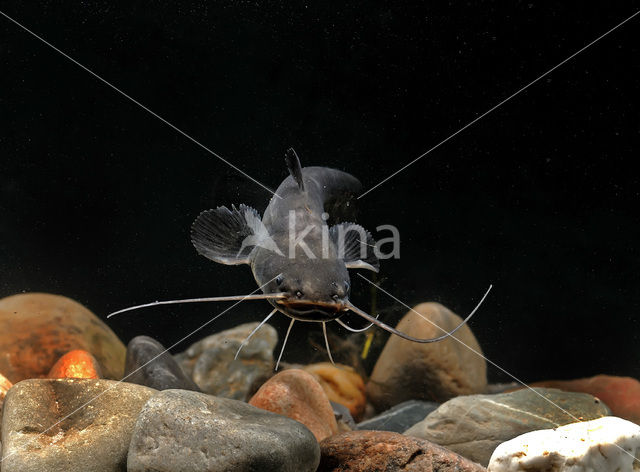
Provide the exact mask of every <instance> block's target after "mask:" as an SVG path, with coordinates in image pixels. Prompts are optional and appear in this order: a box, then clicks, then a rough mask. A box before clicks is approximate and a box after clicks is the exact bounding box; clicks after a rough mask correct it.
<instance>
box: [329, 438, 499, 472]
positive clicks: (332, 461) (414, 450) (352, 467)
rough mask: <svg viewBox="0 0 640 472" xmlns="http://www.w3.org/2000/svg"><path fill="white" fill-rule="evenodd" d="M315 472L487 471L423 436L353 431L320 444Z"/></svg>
mask: <svg viewBox="0 0 640 472" xmlns="http://www.w3.org/2000/svg"><path fill="white" fill-rule="evenodd" d="M320 449H321V459H320V466H319V467H318V472H345V471H349V472H372V471H384V472H400V471H402V472H486V469H485V468H484V467H482V466H481V465H479V464H476V463H474V462H471V461H470V460H468V459H465V458H464V457H461V456H459V455H458V454H456V453H454V452H451V451H448V450H447V449H445V448H443V447H440V446H438V445H436V444H433V443H431V442H429V441H425V440H423V439H418V438H411V437H408V436H404V435H402V434H398V433H393V432H388V431H352V432H348V433H342V434H338V435H336V436H332V437H330V438H327V439H325V440H324V441H322V442H321V443H320Z"/></svg>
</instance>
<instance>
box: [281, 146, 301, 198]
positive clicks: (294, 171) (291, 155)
mask: <svg viewBox="0 0 640 472" xmlns="http://www.w3.org/2000/svg"><path fill="white" fill-rule="evenodd" d="M284 161H285V162H286V163H287V168H288V169H289V173H290V174H291V177H293V180H295V181H296V183H297V184H298V188H299V189H300V190H301V191H302V192H304V182H303V181H302V167H301V166H300V159H298V155H297V154H296V152H295V151H294V150H293V148H289V149H287V152H286V153H285V154H284Z"/></svg>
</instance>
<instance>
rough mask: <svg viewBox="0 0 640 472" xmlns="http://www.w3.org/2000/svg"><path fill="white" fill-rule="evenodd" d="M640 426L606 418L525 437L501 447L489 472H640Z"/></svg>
mask: <svg viewBox="0 0 640 472" xmlns="http://www.w3.org/2000/svg"><path fill="white" fill-rule="evenodd" d="M639 459H640V426H638V425H637V424H634V423H632V422H630V421H627V420H623V419H622V418H616V417H614V416H607V417H604V418H600V419H597V420H592V421H586V422H580V423H572V424H568V425H566V426H560V427H559V428H556V429H544V430H540V431H532V432H530V433H526V434H523V435H521V436H518V437H517V438H514V439H512V440H510V441H507V442H505V443H502V444H500V445H499V446H498V447H497V448H496V450H495V451H494V452H493V455H492V456H491V461H490V462H489V472H548V471H557V472H591V471H597V472H621V471H631V470H640V460H639Z"/></svg>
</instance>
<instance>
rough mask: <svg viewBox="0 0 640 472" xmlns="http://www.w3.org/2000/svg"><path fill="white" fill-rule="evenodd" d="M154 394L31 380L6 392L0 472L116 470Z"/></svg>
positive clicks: (95, 383) (108, 383)
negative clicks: (139, 417)
mask: <svg viewBox="0 0 640 472" xmlns="http://www.w3.org/2000/svg"><path fill="white" fill-rule="evenodd" d="M154 393H155V390H153V389H150V388H146V387H142V386H140V385H134V384H128V383H123V382H116V381H112V380H101V379H98V380H96V379H31V380H24V381H22V382H19V383H17V384H16V385H14V386H13V388H11V390H9V393H7V397H6V399H5V404H4V414H3V421H2V442H3V449H2V472H25V471H29V472H112V471H113V472H115V471H118V472H122V471H124V470H125V464H126V457H127V449H128V447H129V441H130V439H131V433H132V431H133V426H134V423H135V420H136V417H137V416H138V413H139V412H140V410H141V409H142V407H143V405H144V404H145V402H146V401H147V400H148V399H149V398H150V397H151V396H152V395H153V394H154Z"/></svg>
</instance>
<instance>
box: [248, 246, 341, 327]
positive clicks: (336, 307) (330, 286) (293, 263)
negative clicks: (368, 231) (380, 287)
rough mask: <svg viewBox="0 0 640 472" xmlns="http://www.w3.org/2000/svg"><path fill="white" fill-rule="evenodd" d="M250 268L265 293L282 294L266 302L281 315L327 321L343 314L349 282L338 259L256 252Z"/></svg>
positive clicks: (303, 319) (306, 319)
mask: <svg viewBox="0 0 640 472" xmlns="http://www.w3.org/2000/svg"><path fill="white" fill-rule="evenodd" d="M252 269H253V273H254V277H255V278H256V281H257V282H258V284H260V285H261V286H262V285H264V284H266V285H265V286H264V287H263V291H264V292H265V293H283V294H284V296H283V297H281V298H275V299H272V300H269V302H270V303H271V304H272V305H273V306H274V307H275V308H277V309H278V310H279V311H280V312H282V313H284V314H285V315H287V316H289V317H291V318H294V319H297V320H301V321H329V320H333V319H336V318H338V317H340V316H342V315H343V314H344V311H345V310H346V305H347V303H348V301H349V294H350V289H351V281H350V279H349V272H348V270H347V267H346V265H345V263H344V261H342V260H341V259H338V258H308V257H296V258H293V259H290V258H287V257H286V256H277V255H274V254H273V253H270V254H269V255H268V256H267V257H265V258H264V259H261V257H260V255H259V254H256V257H255V258H254V263H253V264H252Z"/></svg>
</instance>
